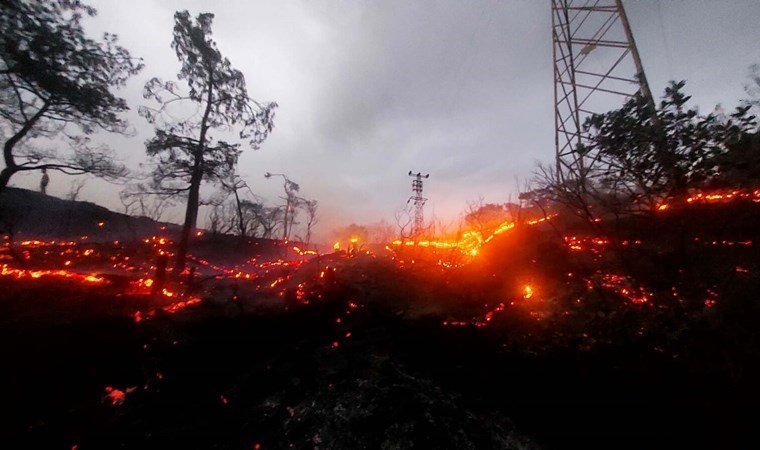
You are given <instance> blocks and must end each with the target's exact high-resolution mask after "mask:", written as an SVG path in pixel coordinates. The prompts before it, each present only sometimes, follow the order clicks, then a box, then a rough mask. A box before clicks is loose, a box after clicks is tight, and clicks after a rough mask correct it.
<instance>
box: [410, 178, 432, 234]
mask: <svg viewBox="0 0 760 450" xmlns="http://www.w3.org/2000/svg"><path fill="white" fill-rule="evenodd" d="M409 176H410V177H414V180H412V192H413V193H414V195H412V196H411V197H409V200H407V201H406V204H407V205H408V204H409V202H411V201H414V227H413V228H412V235H413V236H414V237H417V236H419V235H420V233H422V229H423V228H424V226H425V218H424V216H423V212H422V209H423V208H424V207H425V202H426V201H427V199H426V198H424V197H423V196H422V179H423V178H430V174H429V173H428V174H425V175H423V174H422V172H417V173H412V171H411V170H410V171H409Z"/></svg>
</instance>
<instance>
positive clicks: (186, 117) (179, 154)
mask: <svg viewBox="0 0 760 450" xmlns="http://www.w3.org/2000/svg"><path fill="white" fill-rule="evenodd" d="M213 18H214V15H213V14H209V13H203V14H199V15H198V16H197V17H196V18H192V17H191V16H190V13H188V12H187V11H180V12H177V13H176V14H175V15H174V39H173V40H172V48H173V49H174V51H175V52H176V54H177V58H178V59H179V61H180V63H181V66H182V67H181V69H180V72H179V74H178V75H177V77H178V78H179V80H184V81H185V83H186V84H187V89H186V90H183V89H181V88H180V87H179V84H178V83H177V82H174V81H163V80H161V79H159V78H153V79H151V80H150V81H148V83H147V84H146V85H145V89H144V92H143V96H144V97H145V98H146V99H152V100H154V101H155V102H156V104H157V105H156V106H143V107H141V108H140V114H141V115H142V116H143V117H145V118H146V119H147V120H148V121H149V122H150V123H152V124H153V125H154V126H155V136H154V137H153V138H151V139H149V140H148V142H147V143H146V147H147V153H148V155H149V156H151V157H152V158H153V159H154V161H155V162H156V165H155V168H154V170H153V174H152V177H153V179H152V182H153V185H154V186H155V187H156V188H157V189H158V190H159V191H160V192H164V193H167V192H168V193H171V194H177V195H186V196H187V208H186V210H185V220H184V224H183V227H182V236H181V238H180V242H179V245H178V248H177V261H176V267H177V269H178V271H181V270H183V269H184V267H185V258H186V255H187V248H188V243H189V240H190V236H191V233H192V232H193V230H194V228H195V226H196V222H197V219H198V208H199V205H200V188H201V184H202V183H203V182H204V181H211V182H214V181H219V180H221V179H225V178H228V177H229V176H230V175H231V174H232V173H234V170H235V166H236V165H237V162H238V157H239V156H240V153H241V151H242V149H241V143H239V142H228V141H226V140H223V139H219V138H215V137H213V136H212V135H211V134H212V131H220V132H227V131H229V130H230V129H237V131H238V136H239V138H240V140H241V141H243V142H246V143H247V144H248V146H250V147H251V148H253V149H256V148H258V146H259V145H260V144H261V143H262V142H263V141H264V139H265V138H266V137H267V135H268V134H269V133H270V132H271V131H272V127H273V118H274V109H275V107H276V106H277V104H276V103H260V102H257V101H255V100H253V99H252V98H251V97H249V96H248V90H247V88H246V83H245V77H244V76H243V73H242V72H240V71H239V70H236V69H234V68H233V67H232V65H231V64H230V61H229V59H227V58H225V57H223V56H222V54H221V53H220V52H219V49H218V48H217V45H216V42H215V41H214V40H213V39H212V33H211V24H212V21H213Z"/></svg>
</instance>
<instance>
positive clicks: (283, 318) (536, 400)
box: [0, 192, 760, 449]
mask: <svg viewBox="0 0 760 450" xmlns="http://www.w3.org/2000/svg"><path fill="white" fill-rule="evenodd" d="M690 199H691V200H689V199H684V201H682V202H679V203H678V204H675V203H674V204H672V205H668V206H667V207H663V208H659V211H658V213H657V214H656V215H655V216H653V217H652V218H649V219H646V220H647V222H646V223H637V222H633V221H631V222H630V223H625V224H622V225H621V226H619V227H618V228H616V229H618V230H620V231H619V232H618V233H616V234H615V235H614V236H613V235H611V234H609V233H606V234H604V235H603V236H602V235H595V234H590V233H588V232H583V229H582V228H581V227H575V225H574V223H573V220H572V219H571V218H570V217H569V216H568V215H566V214H562V213H555V214H546V215H543V216H536V217H530V218H527V219H526V220H523V221H520V222H514V223H513V222H505V223H503V224H500V225H498V226H496V227H495V228H494V229H493V230H490V231H489V232H487V233H483V232H474V231H468V232H465V233H462V234H461V235H460V236H459V238H458V239H457V238H450V239H443V238H439V239H430V240H423V241H404V240H399V241H397V242H395V243H394V242H390V243H388V246H387V248H380V249H373V250H374V251H372V250H370V249H369V247H365V246H363V244H362V243H361V242H354V243H353V245H351V246H350V247H349V251H341V250H338V251H334V252H329V253H321V254H311V253H308V252H304V251H303V250H302V249H301V248H300V247H298V245H297V244H293V243H287V244H285V243H279V242H259V241H253V240H251V241H240V240H239V239H238V238H233V237H228V236H217V237H212V236H206V235H200V236H196V238H195V242H193V246H192V251H191V253H192V255H191V263H192V264H191V266H194V267H195V269H194V272H193V275H192V276H190V275H189V273H185V274H181V275H176V274H173V273H172V271H171V270H170V269H171V267H170V266H169V267H168V268H167V271H166V274H165V276H161V275H160V272H161V270H160V266H161V265H162V262H161V261H162V258H164V257H167V258H169V259H170V258H171V256H172V251H173V242H172V240H173V238H174V235H173V234H172V230H171V229H168V230H167V229H165V230H161V228H160V227H161V226H163V225H161V224H156V225H155V229H150V230H149V231H150V232H149V233H145V234H143V235H141V236H140V237H139V238H137V239H130V238H129V237H128V236H125V237H122V236H117V234H118V233H117V230H116V229H114V228H109V227H113V226H114V225H113V223H114V220H113V218H112V217H110V216H103V217H90V216H87V217H88V220H89V221H90V222H91V223H90V224H89V225H87V224H86V223H81V224H80V225H77V227H78V228H76V232H75V233H72V235H69V236H60V237H56V238H55V239H54V238H53V236H51V235H50V234H47V235H44V233H40V235H39V236H31V235H28V234H26V233H16V234H14V235H8V236H7V237H6V239H5V242H4V247H3V252H2V255H1V256H0V258H2V259H1V260H0V266H1V267H2V271H1V272H0V288H1V289H2V292H3V293H4V294H3V296H2V297H3V300H2V302H0V308H2V314H0V321H2V327H0V330H2V331H1V333H2V334H3V335H2V341H1V342H2V357H3V361H5V362H6V366H5V367H6V368H5V371H4V374H5V375H6V379H7V380H8V381H6V383H4V384H3V387H2V404H3V410H2V414H3V417H2V419H3V420H2V423H3V427H4V428H5V429H4V430H3V431H4V432H3V433H2V436H3V439H4V440H7V441H8V442H9V444H14V445H9V447H11V448H12V447H32V446H33V445H37V446H40V447H42V448H48V447H52V448H78V449H85V448H101V447H107V448H114V447H129V448H131V447H145V446H152V445H162V444H165V443H170V444H174V445H184V446H186V447H191V448H197V447H204V448H289V447H292V448H411V447H423V448H428V447H430V448H565V447H568V446H569V445H573V446H575V445H580V446H583V447H586V448H589V447H590V448H610V447H614V448H620V447H629V448H641V447H668V448H670V447H673V446H674V445H675V446H678V447H685V446H689V447H723V448H727V447H732V446H736V445H738V443H739V442H741V441H742V439H744V438H747V437H751V431H752V424H753V415H756V413H757V404H758V398H760V397H759V396H758V389H757V385H756V379H757V375H758V368H759V366H758V348H760V347H758V334H757V329H756V323H757V319H758V317H760V315H759V312H760V311H758V305H757V301H756V299H757V294H758V293H760V280H759V279H758V275H757V274H758V270H760V267H758V261H760V259H759V258H758V254H757V249H756V245H755V242H758V239H759V238H760V237H759V236H758V232H757V227H756V223H757V220H758V219H760V208H759V207H758V204H757V203H756V202H755V200H757V196H756V195H755V194H754V193H752V192H744V193H739V192H737V193H731V192H726V193H703V194H701V195H696V196H694V197H690ZM726 217H731V218H732V220H730V221H727V220H726ZM641 220H645V219H641ZM88 227H89V231H88V230H87V229H86V228H88ZM559 230H563V231H562V232H560V231H559ZM574 230H575V231H574ZM109 233H110V234H109ZM116 237H121V239H116ZM294 246H295V247H298V248H296V249H294V248H293V247H294ZM340 247H341V246H339V248H340ZM342 247H343V248H346V245H343V246H342ZM162 278H163V280H162Z"/></svg>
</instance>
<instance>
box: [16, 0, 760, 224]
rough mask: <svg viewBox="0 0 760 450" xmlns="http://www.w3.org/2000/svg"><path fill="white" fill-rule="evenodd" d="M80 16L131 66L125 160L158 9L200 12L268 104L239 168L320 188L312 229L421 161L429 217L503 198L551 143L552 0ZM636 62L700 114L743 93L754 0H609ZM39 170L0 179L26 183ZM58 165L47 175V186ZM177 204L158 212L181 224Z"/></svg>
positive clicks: (166, 50)
mask: <svg viewBox="0 0 760 450" xmlns="http://www.w3.org/2000/svg"><path fill="white" fill-rule="evenodd" d="M88 3H91V4H92V5H93V6H95V7H96V8H97V9H98V16H97V17H96V18H94V19H88V21H87V29H88V30H89V31H91V32H92V33H97V34H100V33H101V32H103V31H109V32H113V33H116V34H118V35H119V37H120V41H121V43H122V44H123V45H124V46H125V47H127V48H128V49H129V50H130V51H131V52H132V53H133V54H134V55H136V56H141V57H143V58H144V59H145V65H146V67H145V70H144V71H143V72H142V73H141V74H139V75H138V76H136V77H135V78H134V79H133V80H132V81H131V82H130V84H129V86H128V87H127V88H126V89H124V90H123V91H121V95H123V96H125V97H126V98H127V100H128V101H129V103H130V106H131V107H132V108H133V110H132V111H131V112H130V114H129V115H128V116H129V118H130V120H131V122H132V124H133V125H134V126H135V128H136V130H137V136H135V137H132V138H130V139H127V138H121V137H114V136H109V137H107V141H108V142H109V143H110V144H111V145H112V146H113V147H114V148H115V150H116V152H117V153H118V155H119V156H120V157H121V158H123V159H124V160H125V161H126V162H127V163H128V165H130V166H131V167H132V168H137V165H138V163H139V162H141V161H143V160H144V141H145V139H147V138H148V137H150V136H151V134H152V129H151V128H150V126H148V125H147V124H146V123H145V121H144V120H143V119H141V118H139V117H138V116H137V113H136V111H137V107H138V106H139V105H140V104H144V103H145V100H143V99H142V96H141V95H140V93H141V90H142V86H143V85H144V83H145V81H146V80H147V79H148V78H150V77H153V76H160V77H163V78H165V79H172V78H173V77H175V76H176V73H177V72H178V69H179V63H178V61H177V59H176V56H175V55H174V53H173V50H171V48H170V42H171V39H172V36H171V32H172V26H173V14H174V12H175V11H176V10H178V9H188V10H189V11H190V12H191V13H192V14H193V15H195V14H197V13H199V12H213V13H214V14H215V15H216V18H215V20H214V36H215V39H216V40H217V42H218V46H219V48H220V50H221V52H222V53H223V54H224V55H225V56H227V57H228V58H229V59H230V60H231V61H232V64H233V66H234V67H236V68H238V69H240V70H241V71H242V72H243V73H244V74H245V76H246V80H247V83H248V87H249V93H250V94H251V96H252V97H254V98H256V99H258V100H264V101H270V100H272V101H276V102H278V103H279V105H280V107H279V109H278V110H277V115H276V119H275V130H274V132H273V134H272V135H271V137H270V138H269V139H268V140H267V141H266V142H265V143H264V144H263V146H262V148H261V149H260V150H258V151H246V152H245V153H244V154H243V156H242V158H241V160H240V172H241V174H242V175H243V176H244V178H245V179H246V180H247V181H248V183H249V184H250V186H251V187H252V188H253V190H254V191H255V192H256V193H259V194H261V195H263V196H265V197H267V198H269V199H270V201H271V202H275V201H279V200H278V199H277V196H278V195H280V191H281V188H282V186H281V183H280V182H279V181H275V180H266V179H265V178H264V176H263V174H264V172H267V171H269V172H276V173H285V174H287V175H288V176H289V177H290V178H291V179H292V180H293V181H295V182H297V183H299V184H300V186H301V191H302V194H304V195H306V196H308V197H311V198H314V199H316V200H318V201H319V202H320V217H321V221H320V225H319V226H318V228H319V230H318V235H320V236H328V235H329V232H330V231H331V230H332V229H334V228H336V227H337V226H340V225H342V224H347V223H350V222H356V223H368V222H374V221H377V220H380V219H386V220H389V221H391V222H393V213H394V210H396V209H397V208H398V207H400V206H401V205H403V204H405V202H406V199H407V198H408V197H409V195H410V193H411V179H410V178H409V177H408V176H407V172H408V171H409V170H413V171H415V172H416V171H423V172H424V173H430V179H429V180H426V182H425V196H426V197H428V198H429V199H430V200H429V202H428V204H427V206H426V210H425V211H426V217H427V218H430V217H432V216H435V217H437V218H438V219H440V220H442V221H444V222H452V221H455V220H456V219H457V218H458V216H459V214H460V213H461V212H462V211H463V210H464V209H465V207H466V203H467V201H470V200H474V199H477V198H478V197H479V196H483V197H484V198H485V199H486V201H489V202H504V201H506V200H507V199H508V197H509V195H510V193H513V194H512V195H513V196H514V193H515V192H516V190H517V181H516V180H518V179H519V180H523V179H525V178H528V177H530V175H531V172H532V169H533V166H534V162H535V161H536V160H543V161H551V160H552V158H553V154H554V129H553V126H554V124H553V98H552V95H553V94H552V93H553V84H552V43H551V16H550V9H549V5H550V2H549V0H530V1H529V0H478V1H464V0H461V1H454V0H447V1H442V0H417V1H409V0H384V1H370V0H364V1H361V0H351V1H349V0H308V1H307V0H276V1H275V0H271V1H264V0H256V1H253V0H249V1H243V0H240V1H237V0H234V1H233V0H225V1H215V2H211V1H201V0H174V1H168V0H162V1H158V0H153V1H150V0H130V1H114V0H98V1H94V0H90V1H89V2H88ZM624 4H625V6H626V8H627V12H628V16H629V20H630V23H631V27H632V29H633V33H634V35H635V38H636V41H637V44H638V46H639V51H640V53H641V56H642V59H643V63H644V66H645V70H646V72H647V76H648V78H649V82H650V85H651V86H652V89H653V91H654V92H655V93H656V94H657V95H659V93H661V92H662V90H663V88H664V86H665V84H666V82H667V81H668V80H670V79H677V80H680V79H685V80H687V92H688V93H690V94H692V95H693V101H694V104H696V105H699V106H700V109H701V110H702V111H703V112H709V111H710V110H711V109H712V108H713V107H714V106H715V104H716V103H722V104H723V105H725V106H726V107H730V108H733V107H734V106H735V105H736V104H737V102H738V100H739V99H741V98H744V97H745V95H744V92H743V85H744V84H745V83H746V81H747V77H746V75H747V68H748V66H749V65H750V64H753V63H760V46H759V45H758V42H760V27H758V26H757V23H758V19H760V1H757V0H722V1H715V0H702V1H700V0H672V1H655V0H651V1H650V0H646V1H644V0H642V1H631V0H626V1H625V2H624ZM38 179H39V175H38V174H37V175H32V176H31V177H26V178H23V177H18V178H16V179H14V181H13V182H12V183H14V184H15V185H20V186H34V185H35V184H36V183H37V182H38ZM69 182H70V179H69V178H67V177H65V176H64V175H62V174H53V175H52V182H51V189H50V190H51V191H52V192H53V194H57V195H61V196H63V194H64V193H65V192H66V191H67V190H68V185H69ZM118 190H119V188H118V187H112V186H108V185H105V184H104V183H101V182H90V183H88V185H87V186H86V187H85V189H84V190H83V192H82V199H84V200H89V201H93V202H96V203H99V204H102V205H105V206H108V207H111V208H112V209H116V210H118V209H119V203H118V195H117V193H118ZM180 217H181V216H180V214H173V218H174V219H175V220H179V218H180Z"/></svg>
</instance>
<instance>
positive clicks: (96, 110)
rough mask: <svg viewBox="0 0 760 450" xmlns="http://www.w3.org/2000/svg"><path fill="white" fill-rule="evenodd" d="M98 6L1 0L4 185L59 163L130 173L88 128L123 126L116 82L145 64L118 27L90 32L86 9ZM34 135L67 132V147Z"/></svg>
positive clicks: (78, 170)
mask: <svg viewBox="0 0 760 450" xmlns="http://www.w3.org/2000/svg"><path fill="white" fill-rule="evenodd" d="M95 14H96V10H95V9H94V8H91V7H89V6H86V5H84V4H82V3H81V2H79V1H67V0H57V1H50V0H48V1H43V0H27V1H22V0H3V2H1V3H0V29H2V30H3V32H2V34H0V120H1V121H2V122H1V123H2V128H3V130H2V131H3V133H2V134H3V136H4V138H3V140H4V142H3V159H4V161H5V168H4V169H3V170H2V172H0V192H1V191H2V190H3V189H4V188H5V187H6V186H7V185H8V181H9V180H10V179H11V177H12V176H13V175H14V174H15V173H18V172H22V171H30V170H41V169H47V170H57V171H60V172H64V173H67V174H82V173H90V174H93V175H96V176H101V177H106V178H118V177H121V176H123V175H125V174H126V169H125V168H124V166H123V165H120V164H117V163H115V162H114V159H113V155H112V154H111V151H110V149H109V148H107V147H105V146H96V145H92V143H91V141H90V138H89V137H88V135H90V134H92V133H93V132H95V131H96V130H99V129H102V130H106V131H110V132H117V133H124V132H126V131H127V122H126V121H124V120H123V119H121V118H119V113H121V112H123V111H126V110H128V109H129V108H128V107H127V102H126V101H125V100H124V99H123V98H119V97H116V96H115V95H114V94H113V93H112V92H111V88H114V87H121V86H124V84H125V83H126V81H127V79H128V78H129V77H130V76H132V75H134V74H136V73H138V72H139V71H140V70H141V69H142V67H143V65H142V63H140V62H139V61H137V60H135V58H133V57H132V56H131V55H130V53H129V52H128V51H127V50H126V49H124V48H123V47H121V46H119V45H118V44H117V38H116V36H115V35H113V34H109V33H106V34H104V36H103V40H102V41H95V40H92V39H90V38H88V37H87V36H86V34H85V32H84V29H83V28H82V19H83V17H84V16H90V17H92V16H94V15H95ZM34 138H62V139H63V141H65V142H67V143H68V144H69V146H70V151H68V152H61V151H58V150H54V149H42V148H40V146H39V145H35V146H32V145H25V144H26V143H28V141H29V140H30V139H34Z"/></svg>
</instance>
